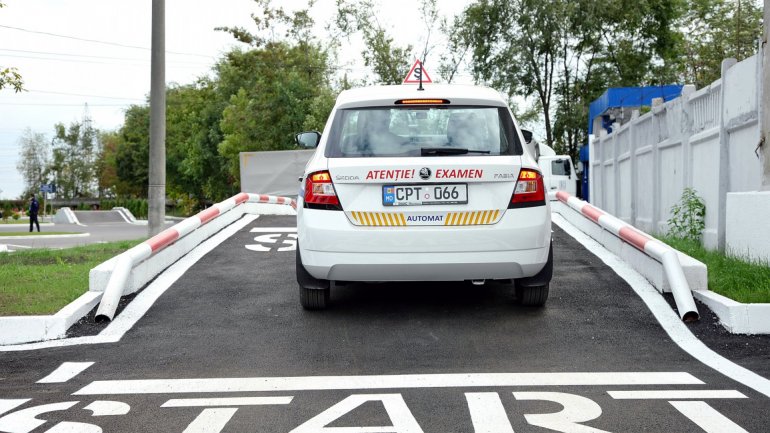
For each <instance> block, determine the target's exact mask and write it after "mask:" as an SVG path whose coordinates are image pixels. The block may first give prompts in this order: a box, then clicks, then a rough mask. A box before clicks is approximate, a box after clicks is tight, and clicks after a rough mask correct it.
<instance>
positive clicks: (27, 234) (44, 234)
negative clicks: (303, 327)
mask: <svg viewBox="0 0 770 433" xmlns="http://www.w3.org/2000/svg"><path fill="white" fill-rule="evenodd" d="M79 234H80V233H76V232H0V238H2V237H6V236H15V237H24V236H51V235H79Z"/></svg>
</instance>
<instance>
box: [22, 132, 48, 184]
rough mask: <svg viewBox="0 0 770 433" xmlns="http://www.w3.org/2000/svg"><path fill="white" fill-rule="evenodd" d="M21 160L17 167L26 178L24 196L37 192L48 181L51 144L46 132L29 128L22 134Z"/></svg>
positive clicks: (23, 177)
mask: <svg viewBox="0 0 770 433" xmlns="http://www.w3.org/2000/svg"><path fill="white" fill-rule="evenodd" d="M19 141H20V145H21V149H20V151H19V160H18V162H17V163H16V169H17V170H18V171H19V173H20V174H21V177H22V179H24V193H23V194H22V196H23V197H29V196H30V195H32V194H36V193H37V192H38V191H39V189H40V186H41V185H43V184H46V183H48V177H47V171H48V166H49V164H50V146H49V142H48V139H47V138H46V137H45V134H42V133H39V132H33V131H32V130H31V129H29V128H27V129H26V130H25V131H24V134H23V135H22V136H21V139H20V140H19Z"/></svg>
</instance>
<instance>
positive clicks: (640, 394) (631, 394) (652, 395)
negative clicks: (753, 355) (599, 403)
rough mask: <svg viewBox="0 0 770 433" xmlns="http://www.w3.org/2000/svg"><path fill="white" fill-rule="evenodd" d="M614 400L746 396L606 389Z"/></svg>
mask: <svg viewBox="0 0 770 433" xmlns="http://www.w3.org/2000/svg"><path fill="white" fill-rule="evenodd" d="M607 393H608V394H609V395H610V397H612V398H614V399H615V400H704V399H712V398H748V397H746V396H745V395H743V394H741V393H740V392H738V391H736V390H728V389H724V390H711V389H707V390H702V391H696V390H681V391H680V390H673V391H669V390H667V391H655V390H649V391H607Z"/></svg>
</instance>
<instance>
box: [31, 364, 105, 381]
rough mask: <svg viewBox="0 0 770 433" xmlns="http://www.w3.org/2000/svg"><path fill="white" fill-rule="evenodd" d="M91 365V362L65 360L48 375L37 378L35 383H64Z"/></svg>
mask: <svg viewBox="0 0 770 433" xmlns="http://www.w3.org/2000/svg"><path fill="white" fill-rule="evenodd" d="M92 365H94V363H93V362H65V363H64V364H62V365H60V366H59V368H57V369H56V370H54V371H53V372H52V373H51V374H49V375H48V376H46V377H44V378H42V379H40V380H38V381H37V383H64V382H66V381H68V380H70V379H72V378H73V377H75V376H77V375H78V374H80V373H82V372H83V371H85V369H86V368H88V367H90V366H92Z"/></svg>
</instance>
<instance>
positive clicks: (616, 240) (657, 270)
mask: <svg viewBox="0 0 770 433" xmlns="http://www.w3.org/2000/svg"><path fill="white" fill-rule="evenodd" d="M556 198H557V199H558V200H559V201H558V202H556V203H561V205H560V204H556V205H555V206H553V207H552V209H553V211H555V212H559V213H560V214H561V215H562V216H564V217H565V218H567V220H568V221H570V222H573V221H575V220H576V219H577V220H578V221H575V223H576V224H575V225H577V226H578V228H580V229H581V230H583V231H584V232H585V233H587V234H589V236H591V237H593V238H594V239H596V240H598V241H599V242H600V243H602V244H603V245H604V246H605V247H606V248H607V249H609V250H610V251H612V252H615V253H616V254H618V255H620V256H621V257H623V256H624V255H625V256H626V257H623V258H624V259H625V260H626V261H628V262H629V263H630V264H631V266H633V267H634V268H635V269H636V270H637V271H638V272H639V273H641V274H642V275H645V277H647V275H652V276H654V277H656V278H655V280H658V281H659V282H660V283H663V282H664V281H665V282H667V283H668V289H669V290H670V291H671V293H673V295H674V300H675V301H676V305H677V310H678V311H679V317H680V318H681V319H682V320H684V321H686V322H687V321H694V320H698V317H699V314H698V308H697V307H696V306H695V301H694V300H693V297H692V293H691V290H690V284H689V281H688V279H687V274H686V273H685V272H684V270H683V267H682V265H681V263H680V260H679V254H680V253H679V252H678V251H676V250H674V249H673V248H671V247H669V246H668V245H666V244H664V243H662V242H660V241H658V240H656V239H654V238H652V237H651V236H649V235H648V234H646V233H644V232H641V231H639V230H637V229H636V228H634V227H633V226H631V225H629V224H627V223H625V222H623V221H621V220H619V219H617V218H615V217H613V216H612V215H610V214H607V213H605V212H604V211H602V210H601V209H598V208H596V207H594V206H591V205H590V204H588V203H587V202H585V201H583V200H580V199H579V198H577V197H573V196H571V195H570V194H568V193H566V192H564V191H559V192H557V193H556ZM591 226H593V227H591ZM627 246H630V247H631V248H629V247H627ZM628 256H631V257H628ZM636 256H638V257H636ZM641 256H646V257H647V258H652V259H654V260H653V261H652V262H650V261H649V260H644V259H643V258H642V257H641ZM627 257H628V258H631V259H632V260H628V258H627ZM635 259H641V260H639V261H637V260H635ZM639 262H641V264H642V265H641V266H640V265H639ZM701 266H702V269H703V273H704V278H703V281H706V282H707V278H706V277H705V272H706V266H705V265H703V264H701ZM661 271H662V272H661ZM692 273H693V272H692V271H691V272H690V274H692ZM663 276H665V278H664V277H663ZM648 279H650V281H651V282H652V283H653V285H655V287H658V290H661V291H663V289H662V288H661V287H662V284H660V285H656V284H655V281H654V280H653V279H652V278H649V277H648ZM697 282H698V283H701V281H697Z"/></svg>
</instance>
